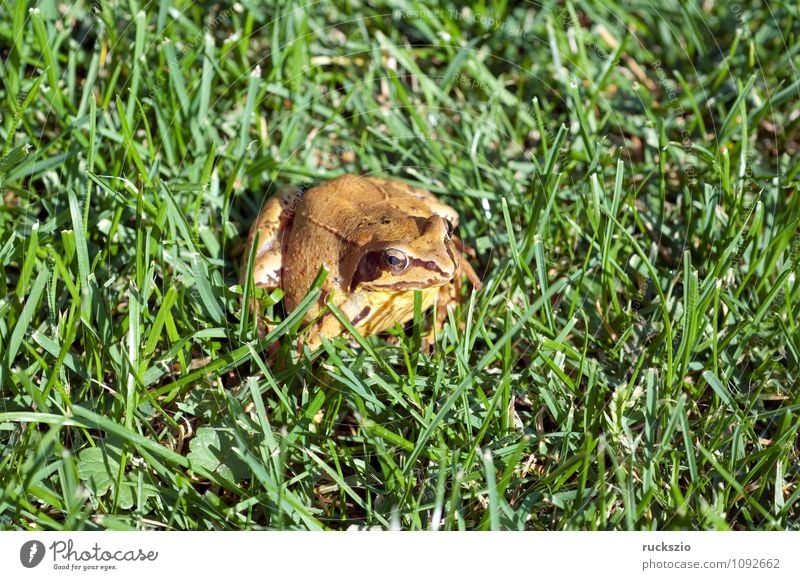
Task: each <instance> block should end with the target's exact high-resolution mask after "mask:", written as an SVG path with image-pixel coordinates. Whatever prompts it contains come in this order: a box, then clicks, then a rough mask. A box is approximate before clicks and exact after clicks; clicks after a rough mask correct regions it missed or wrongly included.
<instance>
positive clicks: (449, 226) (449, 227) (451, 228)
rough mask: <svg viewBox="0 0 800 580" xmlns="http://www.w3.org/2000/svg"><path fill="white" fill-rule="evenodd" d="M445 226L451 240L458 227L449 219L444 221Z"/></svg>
mask: <svg viewBox="0 0 800 580" xmlns="http://www.w3.org/2000/svg"><path fill="white" fill-rule="evenodd" d="M444 224H445V226H446V227H447V237H448V238H449V237H450V236H452V235H453V232H454V231H456V226H454V225H453V222H451V221H450V220H449V219H447V218H445V219H444Z"/></svg>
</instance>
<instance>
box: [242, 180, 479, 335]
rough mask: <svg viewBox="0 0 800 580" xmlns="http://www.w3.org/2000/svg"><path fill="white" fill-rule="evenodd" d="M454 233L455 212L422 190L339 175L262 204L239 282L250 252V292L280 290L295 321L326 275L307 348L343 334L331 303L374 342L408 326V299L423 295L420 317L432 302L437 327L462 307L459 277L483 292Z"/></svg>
mask: <svg viewBox="0 0 800 580" xmlns="http://www.w3.org/2000/svg"><path fill="white" fill-rule="evenodd" d="M457 225H458V214H457V213H456V211H455V210H454V209H453V208H452V207H450V206H448V205H446V204H443V203H442V202H440V201H439V200H438V199H436V197H435V196H434V195H433V194H431V193H429V192H427V191H425V190H423V189H419V188H417V187H412V186H410V185H408V184H407V183H405V182H402V181H399V180H395V179H380V178H376V177H361V176H357V175H343V176H341V177H338V178H336V179H334V180H332V181H329V182H327V183H323V184H321V185H318V186H316V187H314V188H312V189H309V190H308V191H305V192H304V193H303V192H302V191H296V192H291V191H288V190H286V191H283V192H281V193H278V194H276V195H275V196H273V197H272V198H270V199H269V200H268V201H267V203H266V205H265V206H264V208H263V210H262V211H261V213H260V214H259V215H258V218H257V219H256V221H255V222H254V223H253V225H252V227H251V228H250V234H249V237H248V241H247V251H246V252H245V255H244V257H243V261H242V267H241V272H242V278H244V275H245V272H246V270H247V264H248V259H249V252H253V251H254V252H255V256H254V262H253V264H254V265H253V279H254V282H255V285H256V286H259V287H264V288H267V289H275V288H281V289H282V290H283V292H284V301H285V306H286V309H287V311H289V312H291V311H292V310H293V309H294V308H296V307H297V305H298V304H299V303H300V301H301V300H302V299H303V297H304V296H305V295H306V293H307V292H308V290H309V288H310V287H311V285H312V282H313V280H314V278H315V277H316V275H317V273H318V271H319V269H320V267H321V266H325V268H326V269H327V271H328V276H327V278H326V279H325V282H324V283H323V285H322V288H321V295H320V298H319V300H318V301H317V302H316V304H314V305H313V306H312V307H311V309H310V310H309V311H308V313H307V314H306V317H305V320H306V321H307V322H309V323H310V322H313V325H312V326H311V328H310V329H309V334H308V338H307V340H306V344H308V345H309V347H311V348H316V347H317V346H319V344H320V336H325V337H328V338H332V337H334V336H338V335H339V334H341V333H342V332H343V331H344V328H343V326H342V325H341V323H340V322H339V321H338V319H337V318H336V317H335V316H334V315H333V313H332V312H330V311H329V310H328V309H327V308H326V306H325V305H326V302H327V301H330V302H331V303H332V304H334V305H335V306H336V307H337V308H339V310H341V312H342V313H343V314H344V315H345V316H346V317H347V318H348V319H349V320H350V321H351V322H352V324H353V326H354V327H356V328H357V329H358V330H359V332H361V334H363V335H370V334H374V333H377V332H381V331H384V330H387V329H389V328H391V327H392V326H394V325H395V324H397V323H400V324H402V323H404V322H406V321H408V320H410V319H411V318H413V316H414V291H415V290H420V291H421V292H422V309H423V311H424V310H427V309H428V308H430V307H431V306H432V305H433V303H434V301H435V299H436V298H437V296H438V299H439V302H438V303H439V308H438V311H437V324H438V325H441V324H442V323H443V321H444V318H445V316H446V307H447V306H448V305H451V304H453V303H454V302H456V301H457V300H458V298H459V294H460V292H459V289H460V284H461V277H462V275H466V276H467V277H468V279H469V281H470V282H471V283H472V285H473V286H474V287H475V288H476V289H480V286H481V283H480V280H479V279H478V276H477V275H476V274H475V271H474V270H473V269H472V267H471V266H470V264H469V263H468V262H467V260H466V259H464V256H463V252H464V245H463V244H462V243H461V241H460V240H459V239H458V238H457V237H455V236H454V235H453V230H454V229H455V228H456V226H457ZM256 234H258V247H254V241H255V239H256Z"/></svg>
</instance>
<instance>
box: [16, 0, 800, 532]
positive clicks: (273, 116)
mask: <svg viewBox="0 0 800 580" xmlns="http://www.w3.org/2000/svg"><path fill="white" fill-rule="evenodd" d="M798 17H800V14H799V13H798V10H797V7H796V5H795V4H793V3H791V2H788V1H780V2H775V3H771V4H769V5H764V6H762V5H761V3H749V2H743V3H738V4H735V5H734V4H733V3H727V2H724V1H720V2H703V3H701V2H692V3H689V4H686V3H679V2H674V1H668V2H664V3H637V4H635V5H630V4H624V3H620V4H615V3H613V2H612V3H611V4H609V3H608V2H604V3H602V4H601V3H593V2H590V1H589V0H576V1H574V2H571V3H566V4H562V3H555V2H545V3H544V4H543V5H539V4H532V3H531V4H527V5H518V4H514V3H508V2H502V1H496V2H478V3H476V4H475V5H474V6H473V10H467V9H460V8H458V9H457V8H456V7H455V6H454V5H451V4H446V3H442V4H441V5H438V6H435V5H434V3H433V2H426V3H425V4H424V5H423V4H422V3H421V2H415V1H413V0H408V1H402V0H397V1H395V2H383V1H376V2H371V3H369V5H367V4H364V3H360V2H338V1H337V2H330V1H326V2H318V3H309V4H308V5H307V6H306V7H301V6H296V5H293V4H291V3H284V2H275V3H268V5H265V4H263V3H254V2H242V3H240V4H235V5H228V4H193V3H189V2H179V1H170V0H163V1H160V2H149V3H141V2H138V1H137V0H131V1H130V2H129V3H127V4H126V5H125V6H122V5H121V4H119V3H116V2H109V1H108V0H98V1H97V2H95V3H93V4H90V3H87V2H76V3H65V4H58V3H55V2H41V3H39V4H38V5H35V6H34V4H33V3H30V2H29V3H25V2H21V1H19V0H0V119H1V120H0V146H2V154H0V194H2V199H3V203H2V205H0V223H1V224H2V227H1V228H0V349H1V350H2V352H0V442H2V447H1V448H0V528H5V529H38V530H42V529H45V530H51V529H55V530H77V529H89V530H91V529H304V530H308V529H345V528H350V527H359V528H401V529H439V530H464V529H470V530H471V529H511V530H523V529H527V530H563V529H589V530H596V529H636V530H650V529H660V530H671V529H713V530H725V529H758V530H774V529H795V530H796V529H800V486H799V485H798V484H799V483H800V458H799V457H798V446H799V443H800V439H799V437H798V435H799V433H798V432H799V431H800V389H798V383H797V380H798V368H800V365H799V364H798V361H799V360H800V328H798V305H799V304H800V284H798V281H797V275H798V273H797V270H798V262H799V261H800V236H799V235H798V231H799V230H798V223H799V220H800V195H798V173H800V156H798V154H797V152H798V140H800V129H799V124H800V116H798V115H797V103H798V97H799V95H800V79H798V77H797V74H796V73H797V67H798V66H800V43H798V28H797V24H798ZM344 172H363V173H374V174H378V175H383V176H393V177H398V178H402V179H406V180H409V181H412V182H414V183H416V184H418V185H421V186H423V187H426V188H428V189H429V190H431V191H433V192H435V193H436V194H438V195H441V196H442V198H443V199H444V200H445V201H447V202H448V203H450V204H452V205H453V206H455V207H456V208H457V209H458V211H459V212H460V214H461V217H462V222H463V223H462V225H461V235H462V237H463V238H465V239H466V240H467V241H468V242H469V243H470V244H471V245H473V246H474V247H475V249H476V250H477V254H478V259H477V260H476V266H477V270H478V272H479V274H480V275H481V278H482V280H483V283H484V286H483V289H482V290H481V291H480V292H478V293H469V292H467V293H465V296H464V302H463V303H462V305H461V307H460V308H459V309H458V310H457V311H456V312H455V313H454V314H453V316H452V317H451V319H450V320H449V322H448V323H447V324H446V325H445V328H444V330H443V332H442V333H441V334H440V336H439V337H438V340H437V347H436V350H435V351H434V352H433V353H430V354H429V353H425V352H420V350H419V348H418V345H419V340H420V337H421V336H424V334H425V332H427V329H428V327H429V324H430V320H429V315H428V314H427V313H426V314H424V315H421V316H420V317H418V318H417V320H415V323H414V324H413V325H409V327H408V328H407V329H405V330H404V329H399V328H398V329H395V330H394V331H393V333H392V334H394V338H391V337H386V336H380V337H370V338H368V339H362V338H360V337H358V339H357V342H356V341H353V340H347V339H336V340H333V341H330V342H328V343H326V344H325V345H324V347H323V348H322V349H320V350H319V351H318V352H315V353H311V352H309V351H307V350H306V351H305V352H303V353H301V354H299V355H298V354H297V352H296V349H295V346H294V345H295V337H296V333H297V331H298V328H299V326H300V317H301V315H302V310H300V311H295V312H294V313H293V314H292V315H290V316H288V317H287V316H285V315H284V313H283V310H282V309H281V307H280V304H279V303H278V302H277V301H278V299H279V297H280V295H279V294H277V293H276V294H274V295H272V296H268V295H266V293H264V292H260V295H261V298H262V299H263V304H264V309H265V311H266V313H267V315H269V316H271V317H273V318H275V319H276V320H283V321H284V322H283V323H282V324H279V325H278V326H277V327H276V328H275V330H274V331H272V332H271V333H270V334H268V335H267V336H266V337H263V338H261V337H259V335H258V333H257V332H256V328H255V324H254V321H253V317H252V316H249V315H248V313H247V312H246V311H243V309H242V308H241V307H240V304H241V300H242V298H243V294H244V293H245V291H247V292H248V293H249V292H250V289H243V288H241V287H240V286H238V285H237V280H238V266H239V255H240V253H241V250H242V246H241V244H242V240H243V236H244V235H245V233H246V230H247V227H248V226H249V223H250V221H251V220H252V219H253V218H254V216H255V215H256V213H257V212H258V210H259V208H260V207H261V205H262V204H263V202H264V201H265V199H266V198H267V197H268V196H269V195H270V194H272V193H273V192H274V191H275V190H276V188H277V187H279V186H282V185H293V186H297V187H300V186H301V185H302V184H303V183H306V182H309V181H310V182H318V181H322V180H325V179H328V178H331V177H334V176H337V175H340V174H342V173H344ZM313 298H314V295H313V294H312V295H310V296H309V300H311V299H313ZM306 304H308V302H307V303H306ZM271 351H273V352H275V355H274V360H272V359H271V358H270V355H269V353H270V352H271Z"/></svg>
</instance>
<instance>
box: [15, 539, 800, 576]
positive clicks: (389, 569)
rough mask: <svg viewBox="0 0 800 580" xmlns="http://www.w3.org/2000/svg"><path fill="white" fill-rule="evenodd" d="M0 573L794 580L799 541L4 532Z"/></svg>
mask: <svg viewBox="0 0 800 580" xmlns="http://www.w3.org/2000/svg"><path fill="white" fill-rule="evenodd" d="M0 571H2V572H0V578H4V579H5V578H14V579H16V578H21V579H28V578H30V579H36V578H66V577H69V578H87V577H91V578H109V579H111V578H113V579H126V578H131V579H136V580H142V579H143V578H145V579H148V578H164V577H166V578H191V579H192V580H195V579H202V578H228V579H234V578H259V579H268V578H317V579H319V580H335V579H343V580H344V579H346V580H354V579H357V578H404V579H414V578H432V577H441V578H458V579H459V580H461V579H467V578H523V579H526V578H531V579H534V578H577V577H580V576H585V577H587V578H597V577H603V576H606V575H607V576H608V577H611V578H615V579H621V578H703V579H706V578H712V579H713V578H724V579H725V580H731V579H733V578H748V579H751V578H768V579H773V578H774V579H776V580H777V579H778V578H792V579H797V578H800V533H797V532H497V533H491V532H312V533H307V532H73V533H62V532H42V533H36V532H4V533H0ZM254 572H255V573H256V576H254V575H253V573H254ZM512 575H513V576H512ZM599 575H601V576H599Z"/></svg>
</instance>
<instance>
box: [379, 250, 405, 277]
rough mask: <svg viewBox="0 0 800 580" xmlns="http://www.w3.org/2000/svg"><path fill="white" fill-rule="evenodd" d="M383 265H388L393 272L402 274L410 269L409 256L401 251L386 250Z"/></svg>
mask: <svg viewBox="0 0 800 580" xmlns="http://www.w3.org/2000/svg"><path fill="white" fill-rule="evenodd" d="M383 263H384V264H386V265H387V266H388V267H389V269H390V270H391V271H392V272H402V271H403V270H405V269H406V268H408V256H406V255H405V254H404V253H403V252H401V251H400V250H395V249H394V248H391V249H389V250H384V252H383Z"/></svg>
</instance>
